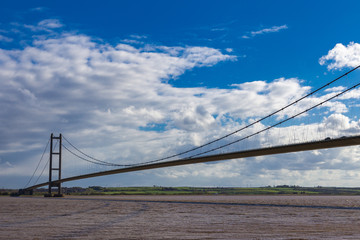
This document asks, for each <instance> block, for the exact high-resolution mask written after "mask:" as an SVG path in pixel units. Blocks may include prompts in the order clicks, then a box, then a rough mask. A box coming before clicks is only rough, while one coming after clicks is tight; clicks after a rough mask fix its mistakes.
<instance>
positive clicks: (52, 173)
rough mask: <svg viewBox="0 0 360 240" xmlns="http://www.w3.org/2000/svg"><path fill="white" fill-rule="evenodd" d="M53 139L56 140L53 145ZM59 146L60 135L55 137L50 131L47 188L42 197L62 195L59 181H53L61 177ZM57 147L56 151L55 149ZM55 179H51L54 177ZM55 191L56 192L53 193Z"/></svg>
mask: <svg viewBox="0 0 360 240" xmlns="http://www.w3.org/2000/svg"><path fill="white" fill-rule="evenodd" d="M54 140H57V142H56V143H55V145H54ZM61 148H62V135H61V134H60V135H59V136H58V137H55V136H54V134H53V133H52V134H51V136H50V165H49V190H48V193H47V194H45V195H44V197H63V194H62V189H61V183H55V182H54V181H57V180H60V179H61ZM55 149H57V151H55ZM56 175H57V179H55V180H54V179H53V178H54V177H56ZM53 191H54V192H57V193H54V194H53Z"/></svg>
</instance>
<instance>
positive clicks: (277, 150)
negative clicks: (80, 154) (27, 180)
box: [25, 136, 360, 190]
mask: <svg viewBox="0 0 360 240" xmlns="http://www.w3.org/2000/svg"><path fill="white" fill-rule="evenodd" d="M353 145H360V136H353V137H341V138H336V139H325V140H321V141H314V142H308V143H299V144H290V145H284V146H276V147H269V148H259V149H253V150H246V151H239V152H231V153H224V154H215V155H209V156H203V157H196V158H185V159H180V160H174V161H167V162H160V163H152V164H147V165H139V166H134V167H127V168H119V169H114V170H108V171H103V172H97V173H90V174H84V175H80V176H75V177H69V178H63V179H61V180H58V181H54V182H53V183H54V184H56V183H62V182H69V181H75V180H80V179H85V178H92V177H99V176H105V175H112V174H118V173H126V172H135V171H142V170H148V169H155V168H164V167H173V166H180V165H187V164H196V163H204V162H213V161H220V160H229V159H237V158H246V157H257V156H265V155H273V154H282V153H291V152H300V151H309V150H316V149H325V148H336V147H345V146H353ZM48 184H49V183H48V182H46V183H42V184H37V185H34V186H31V187H28V188H26V189H25V190H31V189H35V188H39V187H43V186H47V185H48Z"/></svg>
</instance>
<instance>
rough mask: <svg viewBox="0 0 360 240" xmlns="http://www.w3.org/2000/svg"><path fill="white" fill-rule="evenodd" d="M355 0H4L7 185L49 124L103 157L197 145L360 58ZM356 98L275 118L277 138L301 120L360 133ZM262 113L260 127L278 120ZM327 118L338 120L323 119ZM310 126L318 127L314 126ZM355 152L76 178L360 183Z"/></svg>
mask: <svg viewBox="0 0 360 240" xmlns="http://www.w3.org/2000/svg"><path fill="white" fill-rule="evenodd" d="M359 7H360V3H359V2H358V1H342V2H339V1H315V2H313V1H291V2H289V1H221V2H220V1H103V2H102V3H101V4H100V5H99V3H98V2H97V1H31V2H30V1H5V2H1V3H0V70H1V74H0V82H1V83H0V109H1V113H0V136H1V140H0V187H13V188H15V187H22V186H23V184H25V183H26V182H27V180H28V178H29V177H30V176H31V174H32V172H33V169H35V167H36V165H37V163H38V161H39V158H40V157H41V153H42V151H43V148H44V147H45V145H46V142H47V139H48V138H49V135H50V133H51V132H54V133H56V134H58V133H63V134H64V135H65V136H66V137H67V138H68V139H69V140H71V142H72V143H74V144H75V145H76V146H78V147H79V148H81V149H83V150H84V151H85V152H88V153H89V154H92V155H94V156H96V157H97V158H100V159H104V160H107V161H113V162H118V161H119V162H125V163H133V162H141V161H142V160H144V161H145V160H153V159H156V158H161V157H163V156H166V155H171V154H173V153H177V152H180V151H182V150H186V149H188V148H191V147H194V146H198V145H201V144H203V143H205V142H207V141H211V140H212V139H214V137H219V136H223V135H225V134H227V133H229V132H231V131H234V130H236V129H238V128H240V127H241V126H243V125H244V124H246V123H249V122H251V121H253V120H254V119H258V118H260V117H263V116H265V115H266V114H268V113H270V112H271V111H275V110H277V108H280V107H282V106H284V105H286V104H287V103H288V102H289V101H291V100H294V99H296V98H298V97H301V96H303V95H304V94H306V93H308V92H309V91H311V90H312V89H315V88H316V87H319V86H321V85H322V84H324V83H325V82H327V81H329V80H332V79H333V78H335V77H336V76H339V75H340V74H342V73H344V72H345V71H348V70H349V69H350V68H351V67H355V66H357V65H358V64H359V63H360V57H359V56H360V45H359V42H360V33H359V31H357V30H356V29H358V26H357V22H358V21H359V18H360V17H359V15H358V9H359ZM359 76H360V74H359V71H357V72H355V73H353V74H352V75H351V76H349V77H348V82H349V83H350V82H354V81H356V79H357V78H358V77H359ZM343 85H344V86H346V84H343V83H339V84H338V85H336V86H337V87H338V88H337V89H330V90H326V91H324V92H322V93H321V94H322V95H323V96H324V95H325V96H327V94H333V93H334V92H338V91H339V89H341V87H342V86H343ZM334 87H335V86H334ZM321 99H323V97H322V96H321V95H317V96H314V97H313V98H312V99H310V100H309V101H308V102H306V103H304V104H303V105H300V106H297V107H295V108H293V109H290V110H291V111H292V112H288V113H283V115H278V116H277V119H283V118H284V117H285V116H289V115H291V113H295V112H296V111H300V110H301V108H304V107H308V106H310V105H309V104H311V103H316V102H318V101H320V100H321ZM357 99H358V92H353V93H352V95H351V96H350V95H349V96H346V97H344V98H343V99H341V100H339V101H335V102H333V103H331V104H329V105H327V106H324V107H323V109H322V110H323V111H318V112H315V113H313V115H314V116H315V117H314V118H312V119H311V120H310V119H309V118H307V119H305V118H304V119H305V120H304V121H298V122H294V123H293V124H295V125H299V123H300V122H302V123H303V125H304V126H302V127H293V129H292V130H290V127H289V126H291V124H288V125H286V126H285V125H284V126H282V129H281V127H279V129H277V132H278V133H276V134H277V135H273V136H272V135H271V134H269V135H271V136H270V137H269V136H268V140H267V141H268V142H269V143H268V144H275V143H279V141H280V140H279V139H285V138H291V137H292V136H293V135H294V133H293V132H296V133H301V131H303V134H302V136H303V138H304V140H305V138H307V140H309V139H310V140H311V137H315V138H316V137H317V138H320V137H323V136H328V135H329V136H335V135H336V134H339V133H341V134H346V135H349V134H356V133H357V131H358V130H359V129H360V127H359V122H358V119H357V113H358V112H356V110H357V107H358V104H357ZM345 104H346V105H345ZM262 124H263V125H261V126H256V128H254V129H252V130H253V131H255V130H256V129H260V128H261V127H263V126H267V125H268V124H271V122H270V121H269V122H264V123H262ZM329 127H331V128H332V129H334V130H336V129H337V130H338V131H337V132H336V133H335V132H325V130H324V129H328V128H329ZM314 129H317V132H321V133H320V134H319V135H318V136H312V135H311V136H305V132H315V130H314ZM319 129H320V130H319ZM281 130H283V132H281ZM291 131H293V132H291ZM279 132H280V133H279ZM293 138H295V137H293ZM262 141H263V140H261V139H255V140H253V141H252V142H251V143H248V145H250V146H258V145H261V144H264V143H263V142H262ZM252 144H253V145H252ZM256 144H257V145H256ZM241 147H243V146H234V148H233V150H237V149H239V148H241ZM230 150H231V149H230ZM359 154H360V152H359V151H358V150H357V148H356V147H353V148H346V149H335V150H324V151H313V152H306V153H299V154H292V155H281V156H272V157H267V158H256V159H237V160H231V161H225V162H221V163H217V164H200V165H194V166H186V167H176V168H171V169H159V170H153V171H146V172H143V173H133V174H124V175H116V176H111V177H103V178H98V179H91V180H84V181H80V182H76V183H71V184H69V186H71V185H81V186H87V185H106V186H130V185H131V186H133V185H171V186H175V185H176V186H184V185H186V186H249V185H251V186H263V185H276V184H298V185H306V186H309V185H332V186H334V185H337V186H357V183H358V182H359V181H358V180H359V179H360V175H359V173H358V172H359V170H360V163H358V161H357V156H359ZM68 158H69V160H68V161H69V163H67V164H65V170H67V169H68V174H71V173H70V172H71V171H72V172H73V173H74V174H77V173H78V172H81V171H82V170H79V169H81V167H84V165H83V164H82V163H81V164H80V163H76V164H75V165H76V167H72V166H71V164H70V162H73V161H76V160H74V159H71V156H68ZM70 159H71V160H70ZM284 159H291V160H289V161H288V162H287V163H286V164H284V163H283V162H284ZM86 168H90V167H89V166H86ZM30 169H31V170H30ZM349 169H351V171H350V170H349ZM70 170H71V171H70ZM319 176H322V177H319ZM45 177H46V176H45Z"/></svg>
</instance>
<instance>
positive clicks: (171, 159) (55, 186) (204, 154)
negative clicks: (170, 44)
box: [19, 65, 360, 196]
mask: <svg viewBox="0 0 360 240" xmlns="http://www.w3.org/2000/svg"><path fill="white" fill-rule="evenodd" d="M358 68H360V65H359V66H357V67H355V68H353V69H351V70H350V71H348V72H346V73H344V74H343V75H341V76H339V77H337V78H336V79H333V80H331V81H329V82H327V83H326V84H324V85H322V86H320V87H319V88H317V89H315V90H313V91H311V92H310V93H308V94H306V95H304V96H302V97H300V98H299V99H296V100H294V101H291V102H290V103H288V104H287V105H286V106H283V107H281V108H279V109H278V110H276V111H273V112H271V113H269V114H268V115H266V116H264V117H262V118H260V119H258V120H256V121H253V122H252V123H250V124H247V125H245V126H243V127H241V128H239V129H237V130H235V131H232V132H230V133H228V134H225V135H224V136H221V137H218V138H216V139H214V140H212V141H209V142H207V143H205V144H202V145H200V146H196V147H193V148H190V149H188V150H185V151H181V152H179V153H176V154H170V155H169V156H165V157H162V158H158V159H153V160H149V161H143V162H138V163H127V164H120V163H118V162H109V161H104V160H100V159H98V158H95V157H92V156H90V155H89V154H86V153H85V152H84V151H82V150H80V149H79V148H78V147H76V146H75V145H74V144H73V143H71V142H70V140H69V139H68V138H66V137H65V136H63V135H62V134H59V135H58V136H54V134H51V136H50V139H49V141H48V144H47V146H46V148H45V150H44V152H43V154H42V157H41V159H40V161H39V164H38V165H37V167H36V169H35V171H34V174H33V175H32V177H31V178H30V180H29V181H28V183H27V184H26V186H25V187H24V188H23V189H20V190H19V193H20V194H25V193H32V191H33V189H36V188H40V187H44V186H48V194H47V195H46V196H62V190H61V184H62V183H64V182H69V181H75V180H80V179H86V178H94V177H100V176H105V175H112V174H120V173H126V172H135V171H143V170H149V169H156V168H164V167H173V166H180V165H189V164H197V163H206V162H214V161H222V160H229V159H239V158H249V157H258V156H266V155H273V154H283V153H292V152H301V151H310V150H318V149H327V148H337V147H347V146H354V145H360V134H359V133H360V132H359V133H357V132H353V133H352V134H350V135H346V136H343V135H340V136H336V135H335V136H334V135H333V136H331V137H329V136H327V137H325V138H322V139H310V140H306V141H302V142H291V143H289V142H284V141H282V142H281V141H280V143H278V144H273V145H271V146H265V145H264V144H263V145H260V146H258V147H252V148H251V147H250V148H249V149H241V150H236V149H235V150H234V146H235V144H241V143H245V142H246V141H249V140H251V139H253V138H255V137H257V136H261V135H262V136H264V135H266V134H269V132H272V131H274V130H275V129H280V128H279V127H280V126H284V125H286V126H291V121H293V120H294V119H299V118H301V117H303V116H306V115H310V114H309V113H311V112H314V111H318V110H319V108H321V107H323V106H328V105H329V104H330V103H333V102H334V101H344V99H351V98H352V97H351V96H352V94H354V91H357V90H358V89H357V88H358V87H359V86H360V80H358V81H356V80H355V81H354V82H352V83H349V81H348V82H346V84H347V85H349V86H347V87H343V86H342V85H344V83H343V82H341V81H344V79H346V77H347V76H348V75H349V74H351V73H353V72H354V71H355V70H357V69H358ZM339 84H342V85H339ZM339 86H341V87H339ZM329 89H333V90H334V89H338V90H337V91H335V90H334V91H329ZM329 92H331V93H330V94H329ZM321 93H323V94H322V95H321V97H318V98H317V99H318V101H317V102H314V101H313V100H314V98H313V96H315V95H316V94H321ZM354 99H355V98H354ZM304 102H306V103H307V104H302V103H304ZM308 102H311V103H312V104H308ZM301 104H302V105H301ZM352 104H353V105H354V103H352ZM300 105H301V106H303V107H302V108H300V107H298V106H300ZM355 105H356V104H355ZM295 109H296V111H295ZM286 111H289V112H290V113H291V114H289V113H286V114H285V113H284V112H286ZM313 115H315V114H313ZM279 116H282V117H279ZM279 119H280V120H279ZM269 120H271V123H270V124H269V123H268V124H263V122H265V121H269ZM257 125H258V126H260V127H255V126H257ZM284 129H285V130H286V128H284ZM48 145H50V153H49V160H48V162H47V163H46V165H45V166H44V168H43V170H42V172H41V174H39V176H38V178H37V180H36V181H35V182H34V183H33V184H32V185H31V184H30V183H31V182H32V179H33V178H34V177H35V174H36V172H37V171H38V169H39V166H40V163H41V161H42V159H43V156H44V154H45V151H46V149H47V148H48ZM226 149H230V150H228V151H225V150H226ZM64 150H66V151H67V152H68V153H69V154H71V155H72V156H74V157H76V158H77V159H80V160H83V161H86V162H88V163H91V164H96V165H101V166H103V167H109V168H111V169H109V170H101V171H96V172H91V173H85V174H78V175H75V176H69V177H65V178H63V177H62V161H63V160H64V159H63V151H64ZM224 151H225V152H224ZM47 166H48V181H45V182H43V183H38V180H39V179H40V177H41V176H42V175H43V173H44V170H45V169H46V167H47ZM29 185H30V186H29ZM53 193H55V194H53Z"/></svg>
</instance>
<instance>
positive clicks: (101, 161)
mask: <svg viewBox="0 0 360 240" xmlns="http://www.w3.org/2000/svg"><path fill="white" fill-rule="evenodd" d="M358 68H360V65H358V66H357V67H355V68H353V69H351V70H350V71H348V72H346V73H344V74H342V75H341V76H339V77H337V78H336V79H334V80H332V81H330V82H328V83H326V84H324V85H323V86H321V87H319V88H317V89H316V90H314V91H312V92H310V93H308V94H306V95H305V96H303V97H301V98H299V99H297V100H295V101H293V102H291V103H289V104H288V105H286V106H284V107H283V108H280V109H278V110H276V111H274V112H272V113H271V114H268V115H266V116H265V117H262V118H260V119H259V120H257V121H255V122H253V123H251V124H248V125H246V126H244V127H242V128H240V129H238V130H236V131H233V132H231V133H229V134H226V135H224V136H222V137H220V138H217V139H215V140H213V141H210V142H208V143H205V144H203V145H201V146H198V147H195V148H192V149H189V150H187V151H183V152H180V153H177V154H173V155H171V156H168V157H164V158H160V159H156V160H152V161H147V162H142V163H136V164H116V163H111V162H106V161H103V160H99V159H97V158H94V157H92V156H90V155H88V154H86V153H84V152H83V151H81V150H80V149H78V148H77V147H75V146H74V145H73V144H72V143H70V141H69V140H67V139H66V138H65V137H64V136H63V138H64V139H65V141H66V142H67V143H68V144H69V145H71V146H72V147H73V148H74V149H75V150H77V151H78V152H79V153H81V154H83V155H84V156H86V157H87V158H90V159H92V160H89V159H86V158H85V157H82V156H80V155H79V154H76V153H74V152H72V151H71V150H70V149H68V148H67V147H66V146H64V145H63V146H64V148H65V149H66V150H68V151H69V152H70V153H71V154H73V155H74V156H76V157H78V158H80V159H82V160H84V161H87V162H91V163H94V164H99V165H104V166H117V167H131V166H139V165H143V164H149V163H154V162H160V161H163V160H167V159H170V158H174V157H178V156H181V155H184V154H186V153H190V152H193V151H195V150H198V149H200V148H203V147H205V146H208V145H210V144H213V143H216V142H218V141H220V140H223V139H225V138H227V137H229V136H232V135H234V134H236V133H238V132H240V131H243V130H245V129H247V128H249V127H251V126H253V125H255V124H257V123H260V122H262V121H264V120H265V119H268V118H270V117H272V116H274V115H276V114H277V113H279V112H281V111H283V110H285V109H287V108H289V107H290V106H293V105H295V104H296V103H298V102H300V101H302V100H304V99H305V98H308V97H310V96H311V95H313V94H315V93H317V92H319V91H320V90H322V89H324V88H326V87H328V86H330V85H331V84H333V83H335V82H336V81H338V80H340V79H341V78H343V77H344V76H347V75H348V74H349V73H351V72H353V71H355V70H356V69H358ZM359 85H360V83H359V84H356V85H354V86H353V87H351V88H349V89H347V90H345V91H343V92H341V93H339V94H337V95H335V96H333V97H331V98H329V99H327V100H325V101H323V102H321V103H319V104H317V105H315V106H313V107H311V108H308V109H306V110H305V111H303V112H301V113H298V114H296V115H293V116H291V117H288V118H287V119H285V120H283V121H280V122H278V123H276V124H274V125H271V126H269V127H267V128H265V129H263V130H260V131H258V132H256V133H253V134H250V135H248V136H246V137H243V138H240V139H238V140H236V141H233V142H230V143H227V144H224V145H221V146H219V147H216V148H213V149H210V150H207V151H204V152H201V153H198V154H194V155H192V156H190V157H187V158H193V157H196V156H199V155H203V154H206V153H209V152H213V151H216V150H219V149H221V148H224V147H227V146H230V145H232V144H234V143H237V142H240V141H243V140H245V139H248V138H250V137H252V136H255V135H257V134H260V133H262V132H264V131H267V130H269V129H271V128H274V127H276V126H278V125H280V124H283V123H285V122H287V121H289V120H290V119H293V118H295V117H297V116H299V115H301V114H303V113H305V112H308V111H310V110H312V109H314V108H316V107H318V106H319V105H322V104H324V103H326V102H327V101H330V100H332V99H334V98H335V97H338V96H340V95H342V94H344V93H345V92H347V91H349V90H351V89H353V88H356V87H357V86H359Z"/></svg>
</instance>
